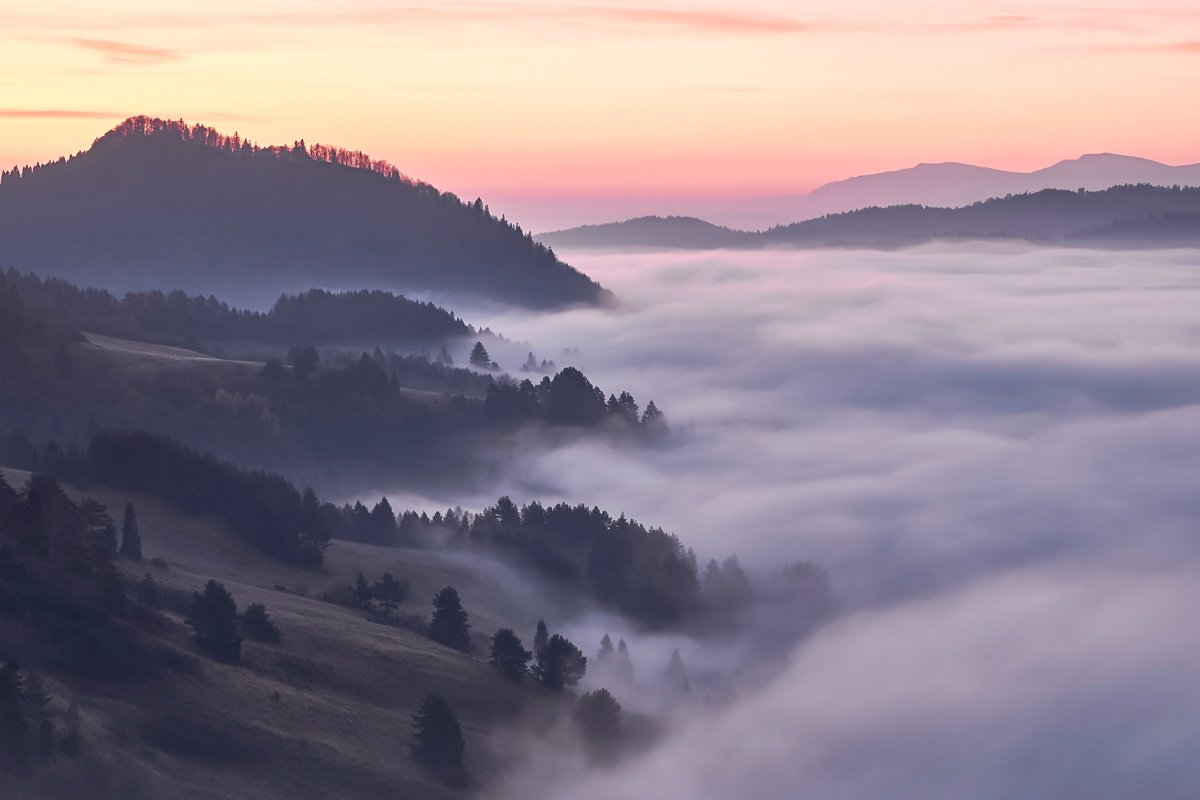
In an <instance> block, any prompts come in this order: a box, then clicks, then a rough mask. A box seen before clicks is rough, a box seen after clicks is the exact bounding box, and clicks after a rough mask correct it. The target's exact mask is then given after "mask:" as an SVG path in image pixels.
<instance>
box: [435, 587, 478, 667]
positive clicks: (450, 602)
mask: <svg viewBox="0 0 1200 800" xmlns="http://www.w3.org/2000/svg"><path fill="white" fill-rule="evenodd" d="M470 627H471V626H470V625H469V624H468V622H467V612H466V611H464V610H463V607H462V601H461V600H459V597H458V592H457V591H455V590H454V587H453V586H447V587H446V588H444V589H442V590H441V591H440V592H438V593H437V594H436V595H434V598H433V619H432V620H430V622H429V632H428V635H429V638H430V639H432V640H433V641H435V642H438V643H439V644H444V645H446V646H447V647H451V648H453V649H455V650H461V651H462V652H464V653H465V652H467V651H469V650H470V649H471V634H470V632H469V631H470Z"/></svg>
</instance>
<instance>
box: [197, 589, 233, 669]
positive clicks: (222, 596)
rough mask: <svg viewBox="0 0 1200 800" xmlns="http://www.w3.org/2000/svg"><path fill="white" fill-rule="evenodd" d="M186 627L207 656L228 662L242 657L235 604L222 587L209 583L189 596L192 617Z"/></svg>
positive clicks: (231, 596)
mask: <svg viewBox="0 0 1200 800" xmlns="http://www.w3.org/2000/svg"><path fill="white" fill-rule="evenodd" d="M187 624H188V625H191V626H192V635H193V636H194V637H195V639H196V644H198V645H200V648H201V649H202V650H204V651H205V652H206V653H208V654H210V655H212V656H215V657H216V658H221V659H225V660H227V661H236V660H237V659H238V658H240V657H241V655H242V635H241V634H240V633H239V632H238V613H237V603H235V602H234V601H233V595H231V594H229V592H228V590H226V589H225V586H224V585H222V584H220V583H217V582H216V581H209V582H208V583H207V584H205V585H204V591H203V592H202V593H201V592H196V593H195V594H194V595H192V616H191V617H190V618H189V619H188V621H187Z"/></svg>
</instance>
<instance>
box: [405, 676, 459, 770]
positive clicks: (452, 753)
mask: <svg viewBox="0 0 1200 800" xmlns="http://www.w3.org/2000/svg"><path fill="white" fill-rule="evenodd" d="M412 720H413V738H414V739H415V740H416V741H415V742H414V743H413V744H412V745H411V749H412V754H413V756H415V757H416V759H417V760H418V761H420V762H422V763H424V764H427V765H429V766H432V767H441V768H448V769H460V768H462V765H463V757H464V755H465V752H466V743H465V742H464V741H463V735H462V727H461V726H460V725H459V724H458V717H456V716H455V714H454V710H453V709H452V708H451V707H450V703H449V702H448V701H447V700H446V698H444V697H442V696H441V695H440V694H430V695H428V696H427V697H426V698H425V700H424V702H422V703H421V709H420V711H418V712H417V713H416V714H413V717H412Z"/></svg>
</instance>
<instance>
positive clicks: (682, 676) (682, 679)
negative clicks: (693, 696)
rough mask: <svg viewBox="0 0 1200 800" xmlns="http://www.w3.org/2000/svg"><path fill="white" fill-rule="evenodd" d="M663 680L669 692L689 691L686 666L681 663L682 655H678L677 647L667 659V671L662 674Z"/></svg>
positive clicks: (689, 685)
mask: <svg viewBox="0 0 1200 800" xmlns="http://www.w3.org/2000/svg"><path fill="white" fill-rule="evenodd" d="M663 682H664V683H665V684H666V686H667V690H668V691H669V692H679V693H687V692H690V691H691V684H690V683H689V682H688V676H687V667H685V666H684V664H683V656H681V655H679V648H675V649H674V650H672V651H671V658H670V660H668V661H667V671H666V672H665V673H664V674H663Z"/></svg>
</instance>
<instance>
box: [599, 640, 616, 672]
mask: <svg viewBox="0 0 1200 800" xmlns="http://www.w3.org/2000/svg"><path fill="white" fill-rule="evenodd" d="M615 652H616V651H615V650H613V643H612V639H611V638H609V636H608V634H607V633H606V634H604V638H603V639H601V640H600V650H599V651H598V652H597V653H596V666H600V665H601V664H603V663H604V662H605V661H607V660H608V659H610V658H612V656H613V654H614V653H615Z"/></svg>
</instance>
